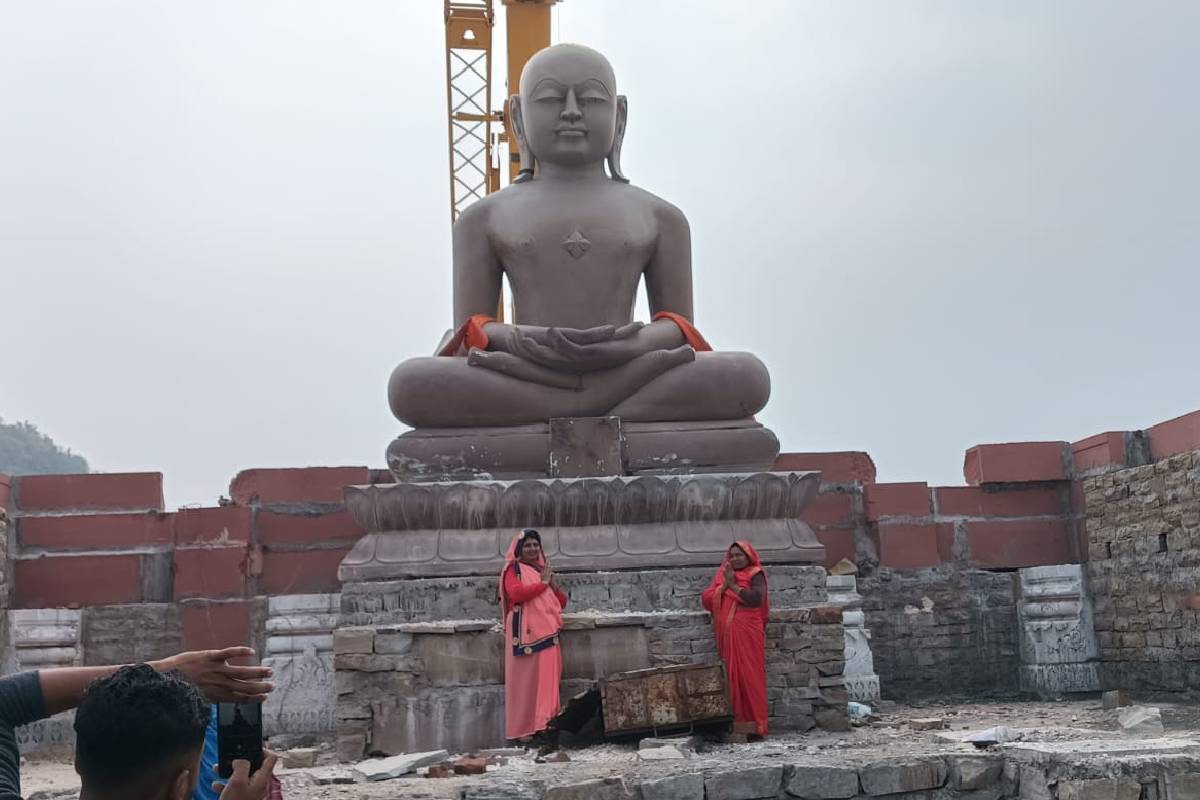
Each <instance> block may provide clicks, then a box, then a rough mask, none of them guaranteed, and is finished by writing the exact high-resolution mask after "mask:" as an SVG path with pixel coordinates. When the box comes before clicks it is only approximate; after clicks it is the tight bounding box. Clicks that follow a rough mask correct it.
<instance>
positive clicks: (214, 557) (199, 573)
mask: <svg viewBox="0 0 1200 800" xmlns="http://www.w3.org/2000/svg"><path fill="white" fill-rule="evenodd" d="M246 558H247V546H246V545H241V546H233V547H189V548H183V549H178V550H176V551H175V589H174V596H175V599H176V600H180V599H183V598H185V597H205V598H211V599H224V598H234V597H243V596H245V594H246Z"/></svg>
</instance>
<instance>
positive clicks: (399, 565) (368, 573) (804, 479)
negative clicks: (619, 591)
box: [338, 472, 825, 583]
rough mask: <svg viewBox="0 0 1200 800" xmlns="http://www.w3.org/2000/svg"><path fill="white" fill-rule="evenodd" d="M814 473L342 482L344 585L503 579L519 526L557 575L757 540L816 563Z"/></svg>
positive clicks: (775, 558)
mask: <svg viewBox="0 0 1200 800" xmlns="http://www.w3.org/2000/svg"><path fill="white" fill-rule="evenodd" d="M820 477H821V475H820V473H819V472H759V473H754V474H744V473H743V474H736V473H735V474H730V473H724V474H723V473H708V474H702V475H688V476H682V475H680V476H674V475H672V476H655V475H642V476H632V477H626V476H613V477H607V478H558V479H549V478H544V479H531V480H519V481H483V480H481V481H460V482H453V483H394V484H381V485H372V486H353V487H348V488H347V489H346V505H347V507H348V508H349V509H350V513H351V514H352V515H353V516H354V519H355V520H356V521H357V522H358V524H359V525H361V526H362V527H363V529H365V530H366V531H367V535H366V536H364V537H363V538H362V539H360V540H359V542H358V544H357V545H355V547H354V549H353V550H352V551H351V552H350V553H349V555H347V556H346V558H345V560H344V561H342V565H341V567H340V568H339V570H338V576H339V578H340V579H341V580H342V582H343V583H350V582H357V581H373V580H387V579H390V578H401V577H412V576H420V577H429V576H435V575H496V574H497V573H499V571H500V568H501V567H502V566H503V564H504V551H505V550H506V549H507V547H508V545H509V543H510V542H511V540H512V537H513V535H514V534H516V533H517V532H519V531H520V530H521V529H522V528H536V529H537V530H538V531H540V532H541V534H542V547H543V549H544V550H545V552H546V554H547V556H548V557H549V559H550V562H551V563H552V564H553V565H554V568H555V569H556V570H559V571H572V570H587V571H592V570H609V569H637V568H644V567H649V566H655V567H678V566H693V565H694V566H700V565H705V566H709V567H712V568H714V569H715V567H716V565H717V564H719V563H720V561H721V558H722V556H723V555H724V553H725V551H726V550H727V549H728V547H729V545H730V544H731V543H732V542H734V541H735V540H737V539H748V540H750V541H751V542H752V543H753V544H754V546H755V548H756V549H757V550H758V552H759V554H760V555H761V556H762V558H763V560H764V561H766V562H768V563H793V564H794V563H802V564H812V563H820V562H821V561H822V559H823V558H824V555H825V551H824V548H823V547H822V546H821V544H820V542H818V541H817V538H816V536H815V535H814V534H813V532H812V529H811V528H809V527H808V525H806V524H805V523H804V522H802V521H800V519H799V516H800V512H801V511H802V510H803V509H804V506H805V505H806V504H807V503H808V502H809V500H811V499H812V497H813V496H814V495H815V494H816V493H817V489H818V487H819V486H820Z"/></svg>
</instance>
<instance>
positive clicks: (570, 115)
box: [559, 89, 583, 122]
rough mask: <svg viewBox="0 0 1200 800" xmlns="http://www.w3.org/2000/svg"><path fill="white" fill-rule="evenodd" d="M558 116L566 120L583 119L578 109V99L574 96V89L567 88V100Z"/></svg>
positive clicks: (575, 120)
mask: <svg viewBox="0 0 1200 800" xmlns="http://www.w3.org/2000/svg"><path fill="white" fill-rule="evenodd" d="M559 116H560V117H562V118H563V119H564V120H566V121H567V122H578V121H579V120H581V119H583V112H582V111H580V110H579V101H578V100H577V99H576V98H575V90H574V89H568V90H567V102H566V105H564V106H563V110H562V114H560V115H559Z"/></svg>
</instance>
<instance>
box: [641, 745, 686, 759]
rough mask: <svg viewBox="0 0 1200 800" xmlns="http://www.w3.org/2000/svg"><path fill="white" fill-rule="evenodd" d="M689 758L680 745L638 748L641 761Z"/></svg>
mask: <svg viewBox="0 0 1200 800" xmlns="http://www.w3.org/2000/svg"><path fill="white" fill-rule="evenodd" d="M683 758H687V755H686V754H685V753H684V752H683V751H682V750H680V749H679V748H678V747H651V748H650V749H648V750H638V760H639V761H674V760H678V759H683Z"/></svg>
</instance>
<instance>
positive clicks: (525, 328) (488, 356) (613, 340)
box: [467, 322, 690, 389]
mask: <svg viewBox="0 0 1200 800" xmlns="http://www.w3.org/2000/svg"><path fill="white" fill-rule="evenodd" d="M485 330H486V332H487V334H488V339H489V343H488V347H489V349H488V350H487V351H483V350H478V349H475V350H472V351H471V352H470V354H469V355H468V358H467V362H468V363H469V364H471V366H475V367H483V368H485V369H491V370H494V371H496V372H501V373H503V374H505V375H509V376H511V377H514V378H518V379H521V380H526V381H531V382H533V383H540V384H543V385H546V386H555V387H558V388H562V389H579V388H582V386H583V381H582V379H581V376H583V375H586V374H587V373H590V372H601V371H603V370H609V369H614V368H616V367H620V366H623V365H625V364H628V363H629V362H631V361H633V360H634V359H636V358H638V357H640V356H644V355H646V354H648V353H652V352H654V351H656V350H671V351H674V350H676V349H678V348H679V347H680V346H681V341H680V340H681V338H682V337H681V336H679V334H678V332H677V329H676V328H675V326H674V325H673V324H671V323H666V324H660V325H650V326H647V325H645V324H643V323H641V322H633V323H630V324H628V325H622V326H620V327H617V326H614V325H601V326H599V327H595V328H586V329H579V328H542V327H537V326H532V325H504V324H500V323H489V324H488V325H487V327H486V329H485ZM689 360H690V359H689Z"/></svg>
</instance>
